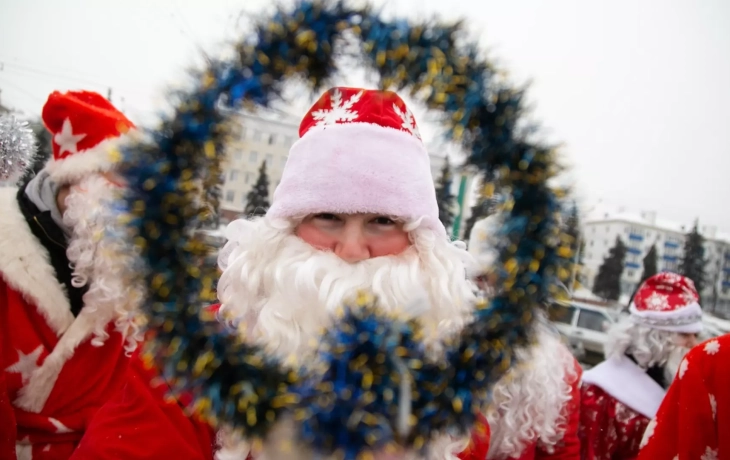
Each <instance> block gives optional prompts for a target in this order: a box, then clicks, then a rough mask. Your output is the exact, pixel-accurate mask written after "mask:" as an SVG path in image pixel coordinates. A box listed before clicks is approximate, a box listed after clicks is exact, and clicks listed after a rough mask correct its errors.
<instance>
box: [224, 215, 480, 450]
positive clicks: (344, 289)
mask: <svg viewBox="0 0 730 460" xmlns="http://www.w3.org/2000/svg"><path fill="white" fill-rule="evenodd" d="M295 226H296V224H295V223H292V222H287V221H271V220H268V219H266V218H265V217H264V218H261V219H257V220H254V221H246V220H237V221H235V222H233V223H231V224H230V225H229V226H228V228H227V229H226V238H227V239H228V243H227V244H226V246H225V247H224V248H223V250H222V251H221V253H220V255H219V259H218V260H219V265H220V268H221V269H222V270H223V275H222V276H221V278H220V281H219V283H218V298H219V300H220V301H221V314H222V315H223V316H224V317H225V318H227V319H233V320H234V321H240V322H242V324H238V325H237V326H238V327H239V330H243V333H244V334H245V336H246V337H247V338H248V339H251V340H255V341H257V342H258V343H261V344H263V345H265V346H266V347H267V348H268V349H269V351H271V352H272V353H275V354H276V355H278V356H279V357H280V358H283V359H287V358H292V357H293V358H295V359H296V360H297V361H298V362H299V363H307V364H309V363H312V360H311V358H312V356H313V354H314V352H315V350H316V346H317V342H318V339H319V337H320V336H321V334H322V332H323V331H324V329H325V328H327V327H330V326H331V325H332V324H333V318H334V316H333V315H334V314H335V313H336V311H337V310H338V309H339V308H340V307H341V306H342V304H343V301H345V300H347V299H348V298H351V297H353V296H354V295H356V294H357V292H358V291H359V290H365V291H369V292H370V293H372V294H374V295H375V296H376V297H377V298H378V301H379V306H380V307H381V308H383V309H384V310H386V311H390V312H394V311H400V312H406V314H407V315H410V316H418V317H419V318H420V319H421V320H422V324H423V325H424V327H425V329H426V332H427V334H426V335H427V337H428V338H429V340H428V343H429V344H431V345H433V346H434V347H438V344H439V343H440V341H441V340H442V339H444V338H446V337H448V336H449V335H451V334H453V333H455V332H458V331H459V330H460V329H461V328H462V327H463V326H464V324H465V323H466V322H467V321H468V320H469V318H470V317H471V313H472V309H473V305H474V301H475V294H474V292H475V286H474V285H473V284H472V282H471V281H469V278H468V276H467V275H468V273H467V271H468V270H471V269H472V267H473V259H472V258H471V256H469V254H468V253H467V252H466V250H465V248H464V246H463V244H459V243H450V242H448V241H446V240H441V239H439V238H438V237H437V236H436V235H434V234H433V232H431V231H430V230H426V229H412V228H409V227H413V226H415V225H410V226H409V225H406V228H407V229H408V230H409V233H410V235H411V238H412V241H413V246H412V247H411V248H409V249H408V250H406V251H405V252H404V253H403V254H400V255H397V256H387V257H378V258H374V259H369V260H365V261H362V262H358V263H355V264H350V263H347V262H344V261H343V260H341V259H340V258H339V257H337V256H336V255H334V254H332V253H331V252H327V251H320V250H317V249H314V248H313V247H311V246H310V245H309V244H307V243H306V242H304V241H302V240H301V239H299V238H298V237H297V236H295V235H294V229H295ZM293 430H294V427H293V426H292V425H291V424H290V423H288V422H282V423H280V424H278V425H277V428H276V429H275V433H273V434H272V435H271V436H270V437H269V439H268V440H267V442H266V445H265V446H264V450H263V451H262V452H260V453H257V454H256V455H255V458H256V459H257V460H273V459H277V460H278V459H284V458H285V459H288V460H295V459H310V458H316V457H317V456H316V455H314V454H313V453H312V452H310V451H309V450H308V449H307V448H306V447H304V446H295V447H294V450H293V451H292V450H287V451H286V452H282V451H281V450H280V449H279V446H281V445H284V444H285V442H284V441H286V440H288V441H291V440H292V439H295V435H294V433H293V432H292V431H293ZM219 443H220V445H221V447H222V449H221V450H220V451H219V452H218V453H217V454H216V459H218V460H224V459H232V458H241V459H243V458H245V456H242V454H243V453H244V452H245V453H248V452H249V446H248V445H247V444H246V443H245V440H242V439H237V440H236V439H235V438H232V437H231V436H230V433H220V434H219ZM467 443H468V438H467V439H452V438H451V437H449V436H442V437H439V438H437V439H434V440H433V441H432V442H431V443H429V448H428V453H427V454H426V455H425V456H421V455H418V454H416V453H414V452H404V453H401V454H398V455H396V456H393V455H391V454H385V453H382V454H376V456H375V458H376V460H389V459H395V458H398V459H400V460H457V459H458V457H457V455H458V453H459V452H461V451H462V450H463V449H464V448H465V447H466V445H467Z"/></svg>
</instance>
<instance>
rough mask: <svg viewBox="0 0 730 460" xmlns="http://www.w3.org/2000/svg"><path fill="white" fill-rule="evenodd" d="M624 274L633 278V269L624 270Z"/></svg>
mask: <svg viewBox="0 0 730 460" xmlns="http://www.w3.org/2000/svg"><path fill="white" fill-rule="evenodd" d="M626 276H628V277H629V278H633V276H634V271H633V270H627V271H626Z"/></svg>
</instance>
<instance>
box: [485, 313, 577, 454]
mask: <svg viewBox="0 0 730 460" xmlns="http://www.w3.org/2000/svg"><path fill="white" fill-rule="evenodd" d="M536 328H537V343H536V344H534V345H532V346H530V347H529V348H523V349H520V350H517V357H518V359H520V360H521V362H520V364H518V365H517V366H516V367H514V368H512V369H511V370H510V371H509V373H508V374H507V375H505V376H504V377H503V378H502V379H500V380H499V381H498V382H497V384H496V385H495V387H494V389H493V390H492V403H491V405H490V408H489V409H488V411H487V414H486V415H487V420H488V421H489V427H490V430H491V438H490V443H489V454H488V455H487V458H488V459H490V460H491V459H495V460H503V459H507V458H512V457H515V458H517V457H520V456H521V455H522V453H523V452H524V450H525V448H526V447H527V446H530V445H532V444H533V443H535V442H537V443H538V445H539V446H540V448H542V449H544V450H546V451H547V452H550V451H551V450H552V449H553V448H554V446H555V445H556V444H557V443H558V442H560V440H562V439H563V436H564V434H565V429H566V428H567V426H566V413H565V407H566V404H567V403H568V402H569V401H570V399H571V391H572V388H571V384H573V383H575V382H576V379H578V378H579V376H578V373H577V372H576V369H575V359H574V358H573V355H572V354H571V353H570V351H569V350H568V349H567V348H566V347H565V345H563V343H562V342H561V341H560V338H559V336H558V335H557V334H556V333H555V332H553V331H551V330H549V326H547V325H546V324H545V323H544V320H543V319H541V320H538V322H537V324H536Z"/></svg>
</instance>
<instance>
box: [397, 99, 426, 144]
mask: <svg viewBox="0 0 730 460" xmlns="http://www.w3.org/2000/svg"><path fill="white" fill-rule="evenodd" d="M393 110H394V111H395V113H396V114H397V115H398V116H399V117H400V119H401V120H403V124H402V125H401V128H403V129H406V130H408V131H409V132H410V133H411V134H413V135H414V136H416V137H417V138H419V139H420V138H421V133H420V132H419V131H418V126H416V120H415V119H414V118H413V114H412V113H411V111H410V109H409V108H408V107H405V109H404V110H403V111H401V110H400V108H399V107H398V105H397V104H393Z"/></svg>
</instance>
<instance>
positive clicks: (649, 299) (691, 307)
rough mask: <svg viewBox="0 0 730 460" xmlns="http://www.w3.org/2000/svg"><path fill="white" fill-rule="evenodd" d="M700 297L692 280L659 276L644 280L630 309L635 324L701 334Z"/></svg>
mask: <svg viewBox="0 0 730 460" xmlns="http://www.w3.org/2000/svg"><path fill="white" fill-rule="evenodd" d="M699 301H700V296H699V295H698V294H697V290H696V289H695V285H694V283H693V282H692V280H691V279H689V278H686V277H684V276H682V275H678V274H676V273H670V272H664V273H658V274H656V275H654V276H652V277H651V278H649V279H647V280H646V281H644V282H643V283H642V285H641V287H639V289H638V291H636V295H634V300H633V302H631V305H630V306H629V311H630V313H631V318H632V319H633V321H634V322H636V323H638V324H641V325H644V326H648V327H651V328H653V329H660V330H664V331H672V332H684V333H699V332H701V331H702V308H701V307H700V303H699Z"/></svg>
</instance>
